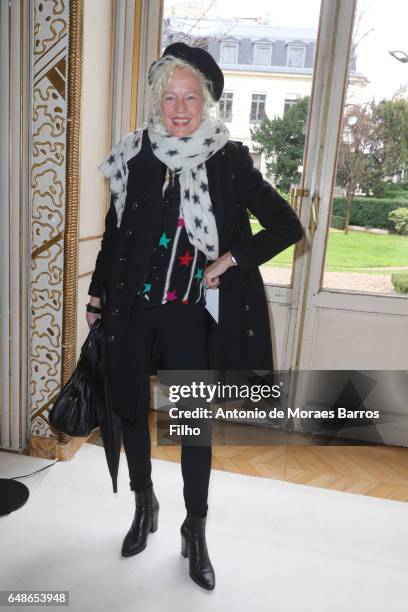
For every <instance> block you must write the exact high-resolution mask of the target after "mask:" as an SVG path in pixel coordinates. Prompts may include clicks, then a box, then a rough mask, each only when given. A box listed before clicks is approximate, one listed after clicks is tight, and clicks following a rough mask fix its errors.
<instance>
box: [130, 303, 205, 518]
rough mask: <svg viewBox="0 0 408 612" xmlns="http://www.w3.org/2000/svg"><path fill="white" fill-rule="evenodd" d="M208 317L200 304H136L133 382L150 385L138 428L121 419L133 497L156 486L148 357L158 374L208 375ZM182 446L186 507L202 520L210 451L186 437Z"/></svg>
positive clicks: (133, 340) (133, 337) (139, 413)
mask: <svg viewBox="0 0 408 612" xmlns="http://www.w3.org/2000/svg"><path fill="white" fill-rule="evenodd" d="M208 316H209V315H208V313H207V311H206V310H205V308H204V307H203V306H201V305H198V304H181V303H180V302H169V303H167V304H164V305H162V306H157V307H152V308H149V307H148V305H147V303H146V301H145V300H144V298H141V297H139V298H137V301H136V304H135V306H134V310H133V313H132V327H131V330H132V332H131V333H132V342H134V346H135V349H136V350H135V364H134V365H135V376H138V378H139V380H141V382H142V383H143V384H144V385H146V387H145V389H146V395H145V397H146V399H147V402H146V405H143V406H138V407H137V410H138V411H139V412H138V419H137V421H136V422H134V423H130V422H129V421H127V420H125V419H123V418H122V438H123V446H124V448H125V453H126V458H127V463H128V468H129V477H130V488H131V490H132V491H143V490H144V489H147V488H148V487H149V486H150V485H151V483H152V480H151V472H152V466H151V460H150V449H151V442H150V431H149V423H148V397H149V393H148V391H147V390H148V389H149V364H150V357H151V355H152V353H154V355H155V359H156V360H157V361H158V365H159V368H160V369H165V370H166V369H168V370H206V369H208V367H209V361H208V346H207V329H208V318H207V317H208ZM141 397H143V394H141ZM181 440H182V445H181V471H182V476H183V482H184V487H183V495H184V503H185V506H186V509H187V511H188V512H189V513H191V514H193V515H195V516H201V517H204V516H206V514H207V510H208V504H207V498H208V485H209V480H210V471H211V446H192V445H187V444H184V443H183V437H182V438H181Z"/></svg>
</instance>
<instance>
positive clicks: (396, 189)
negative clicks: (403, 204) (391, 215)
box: [374, 181, 408, 200]
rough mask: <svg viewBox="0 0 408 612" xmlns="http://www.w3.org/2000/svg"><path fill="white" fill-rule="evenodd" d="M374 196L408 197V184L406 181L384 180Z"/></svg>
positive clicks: (401, 198) (402, 198)
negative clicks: (390, 181)
mask: <svg viewBox="0 0 408 612" xmlns="http://www.w3.org/2000/svg"><path fill="white" fill-rule="evenodd" d="M374 197H376V198H382V199H384V198H386V199H390V198H398V199H400V200H404V199H408V185H407V184H406V183H387V182H385V181H383V182H382V183H380V184H379V185H378V186H377V188H376V190H375V193H374Z"/></svg>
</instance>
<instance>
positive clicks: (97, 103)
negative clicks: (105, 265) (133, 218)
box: [77, 0, 113, 353]
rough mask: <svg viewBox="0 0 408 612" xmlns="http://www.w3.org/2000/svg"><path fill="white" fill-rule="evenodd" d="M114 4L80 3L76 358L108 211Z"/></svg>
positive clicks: (93, 0)
mask: <svg viewBox="0 0 408 612" xmlns="http://www.w3.org/2000/svg"><path fill="white" fill-rule="evenodd" d="M112 4H113V1H112V0H84V33H83V64H82V70H83V75H82V125H81V144H80V147H81V148H80V151H81V162H80V168H81V171H80V177H81V178H80V181H81V185H80V211H79V253H78V257H79V259H78V274H79V280H78V304H77V307H78V327H77V353H78V352H79V350H80V348H81V345H82V343H83V341H84V339H85V336H86V334H87V331H88V327H87V324H86V319H85V304H86V302H88V301H89V296H88V286H89V283H90V280H91V273H92V271H93V268H94V265H95V260H96V256H97V254H98V251H99V247H100V239H101V236H102V234H103V230H104V223H105V214H106V209H107V205H108V191H107V184H106V181H105V178H104V176H103V175H102V173H101V172H100V171H99V170H98V165H99V164H100V163H101V162H102V161H103V159H105V156H106V154H107V152H108V151H109V149H110V95H109V92H110V78H111V75H110V73H111V45H112V41H113V6H112Z"/></svg>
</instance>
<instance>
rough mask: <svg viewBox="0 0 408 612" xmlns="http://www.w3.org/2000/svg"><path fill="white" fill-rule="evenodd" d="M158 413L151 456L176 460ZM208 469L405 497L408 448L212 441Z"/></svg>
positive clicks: (304, 440)
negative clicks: (159, 433)
mask: <svg viewBox="0 0 408 612" xmlns="http://www.w3.org/2000/svg"><path fill="white" fill-rule="evenodd" d="M156 417H157V413H156V412H155V411H151V413H150V431H151V439H152V452H151V456H152V457H153V458H154V459H162V460H164V461H173V462H176V463H179V462H180V452H181V451H180V446H157V438H156ZM96 436H97V433H95V434H93V436H92V439H91V438H90V439H88V442H90V443H96V439H97V438H96ZM289 440H290V443H288V441H289ZM285 442H286V443H285ZM297 442H298V443H297ZM122 450H123V449H122ZM212 468H213V469H215V470H223V471H225V472H235V473H237V474H246V475H248V476H258V477H262V478H273V479H274V480H283V481H286V482H293V483H299V484H304V485H308V486H311V487H319V488H323V489H333V490H336V491H345V492H348V493H357V494H359V495H369V496H372V497H380V498H383V499H392V500H397V501H408V448H402V447H387V446H318V445H316V443H312V442H310V440H308V437H307V436H304V435H299V434H280V435H279V438H278V439H277V441H276V444H274V445H265V446H244V445H240V446H236V445H234V446H216V445H214V446H213V458H212Z"/></svg>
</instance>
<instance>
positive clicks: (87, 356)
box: [48, 319, 121, 493]
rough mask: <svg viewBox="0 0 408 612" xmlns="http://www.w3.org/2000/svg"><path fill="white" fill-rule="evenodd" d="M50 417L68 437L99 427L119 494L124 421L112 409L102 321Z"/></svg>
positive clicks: (93, 332) (114, 486)
mask: <svg viewBox="0 0 408 612" xmlns="http://www.w3.org/2000/svg"><path fill="white" fill-rule="evenodd" d="M48 418H49V422H50V424H51V426H53V427H54V428H55V429H56V430H58V431H62V432H63V433H66V434H68V435H69V436H82V437H83V436H89V435H90V434H91V433H92V431H93V430H95V429H96V428H97V427H98V426H99V427H100V430H101V434H102V440H103V445H104V449H105V455H106V461H107V463H108V468H109V472H110V475H111V478H112V485H113V492H114V493H117V490H118V484H117V480H118V470H119V460H120V448H121V421H120V417H119V416H118V415H117V414H115V413H114V412H113V410H112V401H111V392H110V385H109V377H108V361H107V348H106V339H105V334H104V331H103V326H102V319H96V321H95V322H94V324H93V325H92V327H91V329H90V331H89V334H88V336H87V338H86V340H85V342H84V344H83V345H82V348H81V354H80V357H79V359H78V363H77V365H76V368H75V370H74V371H73V373H72V375H71V377H70V379H69V380H68V381H67V382H66V383H65V385H64V387H63V388H62V389H61V391H60V393H59V394H58V397H57V399H56V400H55V402H54V405H53V407H52V409H51V410H50V412H49V415H48Z"/></svg>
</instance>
